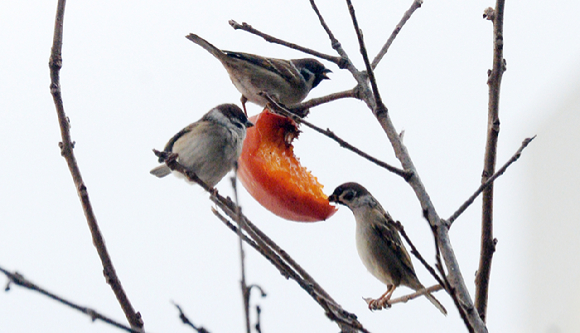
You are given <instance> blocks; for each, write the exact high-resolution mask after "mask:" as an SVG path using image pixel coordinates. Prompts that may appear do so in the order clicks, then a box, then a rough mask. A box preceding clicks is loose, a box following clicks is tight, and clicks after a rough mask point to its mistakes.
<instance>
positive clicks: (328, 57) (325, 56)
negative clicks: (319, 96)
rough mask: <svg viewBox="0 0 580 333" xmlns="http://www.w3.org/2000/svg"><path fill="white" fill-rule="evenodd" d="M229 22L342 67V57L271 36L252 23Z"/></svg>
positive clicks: (238, 27)
mask: <svg viewBox="0 0 580 333" xmlns="http://www.w3.org/2000/svg"><path fill="white" fill-rule="evenodd" d="M228 23H229V24H230V25H231V26H232V28H234V29H235V30H238V29H240V30H244V31H247V32H249V33H251V34H254V35H256V36H260V37H262V38H264V39H265V40H266V41H267V42H270V43H275V44H280V45H284V46H286V47H289V48H291V49H294V50H298V51H301V52H304V53H307V54H310V55H313V56H315V57H319V58H321V59H325V60H328V61H331V62H333V63H335V64H336V65H337V66H338V67H340V68H342V67H341V64H342V63H343V62H342V59H341V58H339V57H334V56H331V55H328V54H324V53H321V52H318V51H314V50H312V49H309V48H306V47H303V46H300V45H297V44H294V43H290V42H286V41H284V40H282V39H279V38H276V37H273V36H270V35H268V34H265V33H263V32H261V31H259V30H257V29H254V28H253V27H252V26H251V25H249V24H247V23H246V22H242V24H239V23H238V22H236V21H234V20H229V22H228Z"/></svg>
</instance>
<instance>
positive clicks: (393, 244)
mask: <svg viewBox="0 0 580 333" xmlns="http://www.w3.org/2000/svg"><path fill="white" fill-rule="evenodd" d="M375 204H376V207H374V211H375V212H377V214H381V215H382V216H380V217H379V218H377V219H376V220H377V221H380V222H379V223H375V224H374V225H373V232H375V234H376V235H377V236H378V237H380V238H381V239H383V240H384V241H385V243H386V244H387V246H388V247H389V249H390V250H391V251H392V253H393V254H394V255H395V256H396V257H397V258H398V259H399V260H400V262H401V264H402V265H403V267H404V268H405V269H406V270H408V272H409V273H412V274H413V275H415V269H414V268H413V263H412V262H411V256H409V253H408V252H407V250H406V249H405V246H404V245H403V242H402V241H401V236H400V235H399V232H398V231H397V229H395V226H394V224H393V223H394V221H393V218H392V217H391V216H390V215H389V213H387V212H386V211H385V210H384V209H383V207H381V205H380V204H378V203H375Z"/></svg>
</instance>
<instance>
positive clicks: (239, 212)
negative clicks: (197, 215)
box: [231, 162, 251, 333]
mask: <svg viewBox="0 0 580 333" xmlns="http://www.w3.org/2000/svg"><path fill="white" fill-rule="evenodd" d="M237 175H238V163H237V162H236V163H234V175H233V176H232V178H231V181H232V190H233V191H234V204H235V205H236V214H237V216H238V218H237V220H236V221H237V222H238V240H239V246H240V269H241V272H240V273H241V275H242V277H241V279H240V287H241V289H242V298H243V300H244V315H245V318H246V333H250V330H251V329H250V289H249V288H248V285H247V284H246V255H245V253H244V237H243V236H244V235H243V234H242V225H241V224H242V223H244V222H243V220H242V218H241V216H242V207H241V206H240V204H239V203H238V186H237V185H238V184H237V180H238V178H237Z"/></svg>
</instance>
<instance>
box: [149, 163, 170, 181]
mask: <svg viewBox="0 0 580 333" xmlns="http://www.w3.org/2000/svg"><path fill="white" fill-rule="evenodd" d="M149 173H150V174H152V175H154V176H157V177H159V178H162V177H165V176H167V175H168V174H170V173H171V169H169V167H168V166H167V165H165V164H163V165H160V166H158V167H156V168H154V169H153V170H151V171H149Z"/></svg>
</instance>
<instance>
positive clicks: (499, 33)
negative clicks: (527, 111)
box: [475, 0, 506, 322]
mask: <svg viewBox="0 0 580 333" xmlns="http://www.w3.org/2000/svg"><path fill="white" fill-rule="evenodd" d="M504 4H505V0H497V2H496V4H495V10H494V11H493V13H492V14H491V15H490V14H489V12H487V11H486V13H485V15H486V16H487V18H488V19H490V20H492V21H493V40H494V43H493V68H492V70H491V71H489V72H488V81H487V84H488V86H489V103H488V117H487V140H486V145H485V155H484V166H483V173H482V176H481V183H482V184H483V183H486V182H487V179H488V178H489V177H491V176H492V175H493V174H494V172H495V163H496V159H497V141H498V137H499V95H500V87H501V79H502V76H503V73H504V72H505V70H506V67H505V64H506V62H505V59H504V58H503V43H504V42H503V15H504ZM484 17H485V16H484ZM496 242H497V240H495V239H494V237H493V183H492V184H491V185H489V186H488V187H486V188H485V189H484V191H483V195H482V216H481V249H480V257H479V268H478V269H477V275H476V277H475V307H476V308H477V311H478V313H479V316H480V317H481V320H482V321H483V322H485V321H486V314H487V297H488V289H489V278H490V275H491V261H492V258H493V253H494V252H495V244H496Z"/></svg>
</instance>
